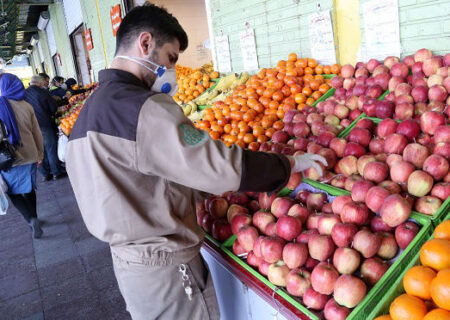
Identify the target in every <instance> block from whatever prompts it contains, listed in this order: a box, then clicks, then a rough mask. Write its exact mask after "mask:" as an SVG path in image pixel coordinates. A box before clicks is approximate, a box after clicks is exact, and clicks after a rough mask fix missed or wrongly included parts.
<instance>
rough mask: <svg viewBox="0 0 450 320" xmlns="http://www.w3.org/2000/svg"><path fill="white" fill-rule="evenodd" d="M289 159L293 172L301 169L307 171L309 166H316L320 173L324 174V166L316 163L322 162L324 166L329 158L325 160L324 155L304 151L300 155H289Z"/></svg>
mask: <svg viewBox="0 0 450 320" xmlns="http://www.w3.org/2000/svg"><path fill="white" fill-rule="evenodd" d="M289 160H290V161H291V168H292V169H291V173H296V172H300V171H305V170H306V169H309V168H314V169H316V170H317V172H318V173H319V175H321V176H322V175H323V170H322V167H321V166H320V165H319V164H318V163H316V161H318V162H320V163H322V164H323V165H324V166H326V165H327V164H328V163H327V160H325V158H324V157H322V156H319V155H318V154H312V153H304V154H302V155H299V156H291V157H289Z"/></svg>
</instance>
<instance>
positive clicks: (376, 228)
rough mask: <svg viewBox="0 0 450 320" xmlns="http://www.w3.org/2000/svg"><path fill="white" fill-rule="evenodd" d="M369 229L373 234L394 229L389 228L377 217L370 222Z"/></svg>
mask: <svg viewBox="0 0 450 320" xmlns="http://www.w3.org/2000/svg"><path fill="white" fill-rule="evenodd" d="M370 229H371V230H372V231H373V232H392V231H394V228H392V227H389V226H388V225H387V224H386V223H385V222H384V221H383V219H381V217H379V216H375V217H373V219H372V220H371V221H370Z"/></svg>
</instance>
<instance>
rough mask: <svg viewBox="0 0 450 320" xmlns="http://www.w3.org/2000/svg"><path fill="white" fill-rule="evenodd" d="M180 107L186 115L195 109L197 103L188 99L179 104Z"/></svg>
mask: <svg viewBox="0 0 450 320" xmlns="http://www.w3.org/2000/svg"><path fill="white" fill-rule="evenodd" d="M181 109H182V110H183V113H184V115H185V116H186V117H187V116H190V115H191V114H192V113H194V112H196V111H197V104H196V103H195V102H193V101H189V102H188V103H186V104H185V105H184V106H181Z"/></svg>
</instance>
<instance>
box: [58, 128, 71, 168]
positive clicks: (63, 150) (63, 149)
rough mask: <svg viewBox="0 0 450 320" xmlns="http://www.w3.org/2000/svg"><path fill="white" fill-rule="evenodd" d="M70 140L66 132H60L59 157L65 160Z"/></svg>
mask: <svg viewBox="0 0 450 320" xmlns="http://www.w3.org/2000/svg"><path fill="white" fill-rule="evenodd" d="M68 142H69V138H67V136H66V135H65V134H62V133H60V135H59V138H58V159H59V160H60V161H62V162H65V159H66V146H67V143H68Z"/></svg>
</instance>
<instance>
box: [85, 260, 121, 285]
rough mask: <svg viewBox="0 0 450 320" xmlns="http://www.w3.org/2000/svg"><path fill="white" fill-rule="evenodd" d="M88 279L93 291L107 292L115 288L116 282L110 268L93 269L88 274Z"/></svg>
mask: <svg viewBox="0 0 450 320" xmlns="http://www.w3.org/2000/svg"><path fill="white" fill-rule="evenodd" d="M88 278H89V280H90V281H91V283H92V284H93V286H94V288H95V290H103V289H108V290H109V289H112V288H114V287H117V280H116V276H115V275H114V269H113V267H112V266H106V267H102V268H97V269H93V270H91V271H90V272H89V273H88Z"/></svg>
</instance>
